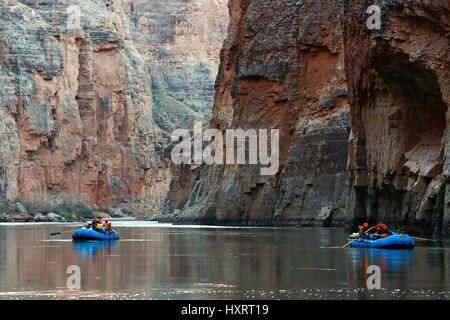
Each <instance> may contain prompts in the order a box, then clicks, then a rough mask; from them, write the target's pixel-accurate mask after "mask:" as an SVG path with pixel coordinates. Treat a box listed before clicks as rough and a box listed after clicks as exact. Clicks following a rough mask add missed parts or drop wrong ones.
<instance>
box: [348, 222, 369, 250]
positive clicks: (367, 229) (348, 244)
mask: <svg viewBox="0 0 450 320" xmlns="http://www.w3.org/2000/svg"><path fill="white" fill-rule="evenodd" d="M373 228H374V227H372V228H370V229H367V230H366V231H364V232H363V234H365V233H367V232H369V231H370V230H372V229H373ZM356 240H357V239H354V240H352V241H350V242H349V243H347V244H346V245H345V246H343V247H342V248H345V247H346V246H348V245H349V244H350V243H352V242H353V241H356Z"/></svg>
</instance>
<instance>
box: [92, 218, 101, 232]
mask: <svg viewBox="0 0 450 320" xmlns="http://www.w3.org/2000/svg"><path fill="white" fill-rule="evenodd" d="M94 222H95V225H94V224H93V226H92V230H95V231H98V232H101V231H102V227H103V224H102V223H101V221H100V220H98V219H95V220H94ZM94 222H93V223H94Z"/></svg>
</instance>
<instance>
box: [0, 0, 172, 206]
mask: <svg viewBox="0 0 450 320" xmlns="http://www.w3.org/2000/svg"><path fill="white" fill-rule="evenodd" d="M131 29H132V24H131V23H130V22H129V20H128V15H127V14H125V12H124V3H123V2H122V1H118V0H115V1H113V2H112V1H86V0H83V1H62V0H60V1H57V0H46V1H39V3H38V4H36V1H34V0H33V1H31V0H23V1H15V0H8V1H6V3H5V4H2V5H1V6H0V83H1V85H0V113H1V115H0V137H1V138H0V144H1V146H0V148H1V151H2V152H1V154H0V181H1V186H0V197H1V198H2V199H8V200H13V199H18V198H20V199H25V200H30V201H40V200H43V199H44V198H45V197H46V195H49V194H56V193H68V194H72V195H79V196H80V198H82V199H84V200H86V201H89V202H90V203H99V204H101V203H109V204H114V203H116V202H118V201H121V200H124V199H125V198H128V199H139V200H142V201H143V202H145V203H146V204H148V205H149V206H150V208H155V209H158V207H159V206H160V205H161V203H162V200H163V199H164V196H165V194H166V192H167V189H168V185H169V182H170V168H169V162H168V160H167V159H163V156H162V150H161V143H162V141H163V140H164V139H163V138H164V137H163V132H162V130H161V129H160V128H159V127H158V126H157V125H156V124H155V123H154V121H153V120H152V90H151V78H150V73H149V70H148V67H147V65H146V63H145V61H144V59H143V58H142V56H141V55H140V54H139V52H138V51H137V50H136V48H135V46H134V43H133V39H132V37H130V34H131Z"/></svg>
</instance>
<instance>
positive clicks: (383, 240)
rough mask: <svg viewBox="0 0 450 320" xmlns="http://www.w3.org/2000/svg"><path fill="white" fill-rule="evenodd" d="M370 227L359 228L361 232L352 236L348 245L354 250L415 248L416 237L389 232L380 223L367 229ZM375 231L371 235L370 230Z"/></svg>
mask: <svg viewBox="0 0 450 320" xmlns="http://www.w3.org/2000/svg"><path fill="white" fill-rule="evenodd" d="M368 226H369V225H368V224H367V223H364V224H363V225H362V226H359V232H357V233H353V234H352V235H350V238H349V241H350V242H349V243H347V244H346V245H345V246H344V248H345V247H346V246H347V245H348V246H350V247H352V248H384V249H412V248H414V246H415V241H414V239H413V238H414V237H411V236H409V235H407V234H406V233H404V232H397V231H392V230H389V229H388V227H387V225H385V224H384V223H382V222H379V223H378V224H377V225H376V226H374V227H372V228H370V229H367V227H368ZM372 229H373V230H375V232H373V233H369V231H370V230H372Z"/></svg>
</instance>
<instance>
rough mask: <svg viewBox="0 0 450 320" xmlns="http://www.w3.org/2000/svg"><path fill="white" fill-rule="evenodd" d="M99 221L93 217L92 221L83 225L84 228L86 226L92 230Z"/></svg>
mask: <svg viewBox="0 0 450 320" xmlns="http://www.w3.org/2000/svg"><path fill="white" fill-rule="evenodd" d="M99 223H100V221H99V220H98V219H94V220H93V221H92V223H88V224H87V225H86V226H85V228H86V229H90V228H92V230H94V229H95V227H96V226H97V225H98V224H99Z"/></svg>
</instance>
